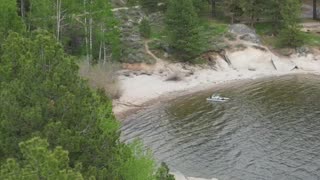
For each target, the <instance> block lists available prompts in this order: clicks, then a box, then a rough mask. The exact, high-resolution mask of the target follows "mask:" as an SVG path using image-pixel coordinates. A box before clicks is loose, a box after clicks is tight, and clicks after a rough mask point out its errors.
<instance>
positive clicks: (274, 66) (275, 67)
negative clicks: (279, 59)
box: [271, 58, 278, 70]
mask: <svg viewBox="0 0 320 180" xmlns="http://www.w3.org/2000/svg"><path fill="white" fill-rule="evenodd" d="M271 64H272V66H273V68H274V69H275V70H278V69H277V66H276V64H275V63H274V61H273V59H272V58H271Z"/></svg>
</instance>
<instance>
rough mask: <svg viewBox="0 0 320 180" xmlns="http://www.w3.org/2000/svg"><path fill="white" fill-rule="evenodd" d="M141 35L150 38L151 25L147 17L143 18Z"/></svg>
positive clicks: (140, 27)
mask: <svg viewBox="0 0 320 180" xmlns="http://www.w3.org/2000/svg"><path fill="white" fill-rule="evenodd" d="M139 31H140V35H141V36H142V37H144V38H150V36H151V26H150V23H149V21H148V20H147V19H145V18H144V19H143V20H142V21H141V23H140V25H139Z"/></svg>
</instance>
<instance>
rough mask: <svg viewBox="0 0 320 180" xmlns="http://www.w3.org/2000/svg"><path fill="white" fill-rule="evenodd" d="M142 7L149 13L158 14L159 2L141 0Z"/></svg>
mask: <svg viewBox="0 0 320 180" xmlns="http://www.w3.org/2000/svg"><path fill="white" fill-rule="evenodd" d="M139 3H140V6H141V7H142V9H143V10H144V11H145V12H147V13H152V12H156V11H157V10H158V3H159V0H139Z"/></svg>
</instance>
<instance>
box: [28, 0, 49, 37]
mask: <svg viewBox="0 0 320 180" xmlns="http://www.w3.org/2000/svg"><path fill="white" fill-rule="evenodd" d="M29 3H30V5H29V11H28V12H27V24H28V25H27V26H28V29H29V30H33V29H38V28H41V29H46V30H48V31H49V30H51V32H54V31H53V30H54V29H53V26H54V22H55V18H53V16H54V14H55V8H54V5H55V4H54V2H52V1H51V0H30V2H29Z"/></svg>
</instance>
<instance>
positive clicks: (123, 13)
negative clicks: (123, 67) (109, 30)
mask: <svg viewBox="0 0 320 180" xmlns="http://www.w3.org/2000/svg"><path fill="white" fill-rule="evenodd" d="M114 14H115V17H116V18H117V19H118V20H119V24H120V31H121V35H122V37H121V41H122V45H123V59H122V62H125V63H142V62H144V63H149V64H152V63H154V59H153V58H151V57H150V56H149V55H148V54H146V53H145V47H144V39H143V38H142V37H141V35H140V32H139V24H140V22H141V20H142V19H143V18H147V19H149V21H150V23H151V25H152V26H155V25H159V24H162V21H163V17H161V14H160V13H153V14H150V15H148V16H147V15H146V14H145V13H144V12H143V11H142V10H141V9H140V8H136V7H131V8H125V9H120V10H118V11H115V12H114Z"/></svg>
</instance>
